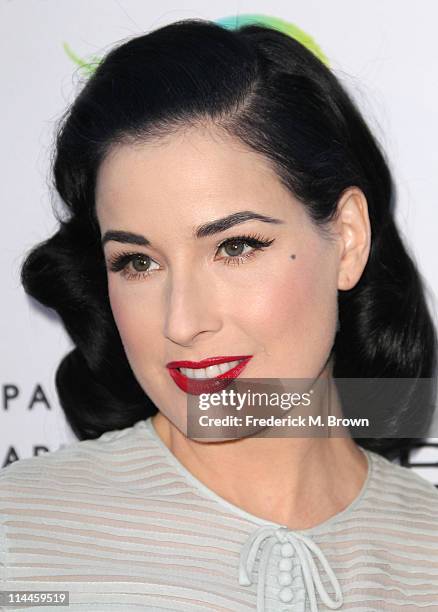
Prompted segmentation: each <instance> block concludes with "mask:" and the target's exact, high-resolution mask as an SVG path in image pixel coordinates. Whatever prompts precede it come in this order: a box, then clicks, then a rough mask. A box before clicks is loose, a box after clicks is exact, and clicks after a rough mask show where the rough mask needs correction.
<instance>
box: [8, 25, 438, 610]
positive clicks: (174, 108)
mask: <svg viewBox="0 0 438 612" xmlns="http://www.w3.org/2000/svg"><path fill="white" fill-rule="evenodd" d="M54 177H55V186H56V189H57V191H58V193H59V195H60V197H61V199H62V201H63V203H64V204H65V207H66V211H67V215H64V216H60V218H59V221H60V229H59V231H58V232H57V233H56V234H55V235H54V236H52V237H51V238H50V239H49V240H47V241H46V242H44V243H43V244H40V245H38V246H37V247H36V248H35V249H33V251H32V252H31V253H29V254H28V256H27V259H26V261H25V263H24V266H23V271H22V280H23V283H24V286H25V289H26V291H27V292H28V293H29V294H30V295H32V296H33V297H35V298H36V299H38V300H39V301H40V302H42V303H43V304H45V305H46V306H48V307H50V308H53V309H55V310H56V311H57V312H58V313H59V315H60V316H61V317H62V320H63V322H64V324H65V327H66V329H67V331H68V333H69V334H70V336H71V338H72V339H73V341H74V343H75V345H76V348H75V349H74V350H73V351H72V352H71V353H69V354H68V355H67V356H66V357H65V358H64V360H63V361H62V363H61V365H60V367H59V369H58V372H57V378H56V382H57V389H58V392H59V396H60V400H61V403H62V406H63V408H64V410H65V413H66V416H67V419H68V421H69V423H70V425H71V426H72V428H73V430H74V431H75V433H76V434H77V435H78V437H79V439H80V441H78V442H77V443H74V444H72V445H71V446H69V447H67V448H64V449H60V450H58V451H56V452H53V453H50V454H47V455H45V456H40V457H38V458H32V459H24V460H21V461H19V462H17V463H15V464H12V465H11V466H9V467H8V468H6V469H4V470H3V471H2V473H1V475H0V500H1V504H0V516H1V518H2V521H1V525H2V532H1V533H2V538H3V539H2V540H1V541H2V545H1V546H0V550H1V553H2V557H1V558H0V560H1V562H2V571H3V579H4V582H3V584H4V585H5V586H3V587H2V588H3V589H8V590H13V589H15V590H18V591H20V590H21V591H23V590H27V591H29V590H39V591H43V590H51V591H54V590H58V591H69V593H70V609H72V610H99V611H100V610H114V609H115V610H134V609H135V610H137V609H143V610H190V611H192V610H193V611H194V610H202V611H204V610H232V611H236V610H238V611H244V610H258V611H259V612H260V611H265V612H272V611H280V610H293V611H294V612H297V611H299V610H302V611H304V610H311V611H312V612H316V611H318V610H319V611H321V610H328V609H330V610H331V609H342V610H349V611H352V610H355V611H356V612H359V610H360V611H365V610H366V611H367V612H368V611H370V610H399V609H406V610H411V609H417V608H418V609H419V608H421V609H428V610H438V526H437V525H438V523H437V519H438V509H437V508H438V503H437V502H438V492H437V491H436V489H435V488H434V487H433V485H432V484H431V483H429V482H428V481H426V480H424V479H422V478H421V477H420V476H419V475H417V474H415V473H414V472H412V471H410V470H408V469H407V468H403V467H401V466H398V465H395V464H394V463H392V462H391V461H390V460H389V458H390V457H393V456H394V454H395V452H396V451H397V449H399V448H401V447H402V446H406V444H408V443H409V442H410V440H409V439H408V438H407V435H410V432H412V431H413V430H412V429H411V430H410V429H408V427H409V424H412V423H413V422H414V420H416V421H417V422H420V423H421V424H422V425H423V426H424V428H425V429H427V426H428V425H429V423H430V421H431V417H432V408H431V406H432V405H433V398H432V396H431V395H430V396H428V397H426V398H425V397H424V396H422V400H424V401H421V402H419V401H418V396H416V395H415V393H414V391H415V388H416V381H418V380H420V379H428V378H432V377H433V376H434V368H435V367H436V333H435V330H434V328H433V324H432V321H431V317H430V314H429V312H428V309H427V306H426V303H425V299H424V291H423V287H422V284H421V280H420V276H419V273H418V271H417V270H416V268H415V266H414V264H413V262H412V259H411V258H410V257H409V255H408V254H407V252H406V250H405V247H404V246H403V244H402V241H401V239H400V236H399V234H398V231H397V228H396V226H395V223H394V216H393V194H394V191H393V186H392V183H391V177H390V173H389V170H388V168H387V165H386V163H385V161H384V158H383V155H382V153H381V152H380V150H379V148H378V146H377V144H376V142H375V140H374V139H373V136H372V135H371V133H370V131H369V130H368V128H367V127H366V125H365V123H364V120H363V119H362V117H361V116H360V114H359V112H358V110H357V109H356V108H355V106H354V104H353V103H352V101H351V100H350V99H349V97H348V95H347V93H346V92H345V91H344V90H343V89H342V87H341V85H340V84H339V82H338V81H337V80H336V78H335V77H334V75H333V74H332V73H331V72H330V70H329V69H328V68H327V67H326V66H325V65H324V63H322V62H321V61H320V60H319V59H317V58H316V57H315V56H314V55H313V54H312V53H311V52H310V51H309V50H307V49H306V48H305V47H304V46H302V45H301V44H300V43H298V42H297V41H296V40H294V39H292V38H290V37H288V36H286V35H285V34H283V33H280V32H278V31H275V30H271V29H269V28H266V27H262V26H257V25H252V26H246V27H242V28H240V29H238V30H236V31H228V30H226V29H224V28H222V27H219V26H218V25H215V24H213V23H210V22H205V21H200V20H188V21H183V22H178V23H174V24H171V25H168V26H166V27H163V28H161V29H159V30H156V31H154V32H152V33H149V34H147V35H145V36H140V37H138V38H135V39H133V40H130V41H128V42H126V43H125V44H122V45H121V46H120V47H119V48H116V49H114V50H113V51H111V52H110V53H109V55H108V56H107V57H106V58H105V59H104V61H102V62H101V63H100V65H99V66H98V67H97V69H96V71H95V73H94V75H93V76H92V77H91V78H90V80H89V81H88V83H87V84H86V85H85V87H84V88H83V90H82V91H81V93H80V94H79V96H78V97H77V99H76V100H75V102H74V104H73V105H72V107H71V108H70V109H69V111H68V113H67V114H66V117H65V120H64V121H63V124H62V126H61V129H60V130H59V134H58V138H57V142H56V156H55V160H54ZM204 368H205V369H204ZM199 376H200V377H201V380H200V381H199V380H198V379H199ZM227 376H228V380H239V377H243V376H244V377H247V378H248V379H255V380H258V379H275V380H277V381H279V380H283V379H289V380H291V379H293V380H296V379H305V380H310V381H313V382H315V383H316V382H317V381H319V380H325V381H327V382H328V383H329V386H330V388H331V389H332V390H333V389H334V385H333V380H334V378H364V379H365V378H382V379H384V378H385V379H386V378H387V379H390V378H403V379H411V388H410V393H407V394H406V395H405V396H404V397H403V398H401V399H400V398H398V400H397V402H396V403H394V402H393V403H392V404H391V403H390V402H389V401H388V399H386V400H385V403H382V405H381V406H379V418H380V419H381V422H380V424H381V425H385V426H386V429H385V431H386V432H390V433H389V434H388V435H387V436H386V437H385V438H360V439H355V440H353V438H352V437H351V436H345V435H343V436H340V435H339V436H326V437H317V436H306V437H297V436H283V437H281V438H276V437H274V435H272V436H270V435H269V433H270V432H269V429H268V430H266V429H265V430H264V433H265V434H266V431H268V435H266V436H264V437H260V436H258V435H256V436H252V435H249V436H248V435H247V436H242V437H240V438H239V437H237V438H235V439H230V438H227V439H225V436H224V439H222V440H221V439H219V440H218V439H215V441H214V442H213V441H212V440H211V439H208V437H207V439H205V440H199V439H196V440H194V439H192V438H191V437H190V436H188V435H187V434H188V431H187V423H188V404H189V400H190V397H192V398H193V397H194V396H196V395H199V388H198V390H197V392H196V393H194V394H192V393H190V389H191V387H193V386H194V385H197V384H201V387H202V384H207V382H206V381H207V379H209V380H211V379H212V378H213V380H215V381H223V380H224V379H227ZM193 381H195V382H193ZM197 381H198V382H197ZM431 393H432V392H431ZM334 398H335V409H336V412H337V413H338V414H341V413H342V414H344V415H351V414H353V413H354V410H355V406H353V405H351V404H349V402H348V398H347V397H345V398H342V397H341V396H340V395H339V394H337V393H336V391H335V393H334ZM341 408H342V410H341ZM406 432H408V433H406ZM271 433H272V432H271ZM219 438H220V436H219ZM48 607H49V606H47V608H48ZM43 608H44V606H43Z"/></svg>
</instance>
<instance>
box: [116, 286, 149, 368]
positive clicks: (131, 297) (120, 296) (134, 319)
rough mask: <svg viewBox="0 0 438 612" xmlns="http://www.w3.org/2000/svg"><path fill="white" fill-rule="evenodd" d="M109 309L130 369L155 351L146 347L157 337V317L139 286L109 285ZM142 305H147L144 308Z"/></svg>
mask: <svg viewBox="0 0 438 612" xmlns="http://www.w3.org/2000/svg"><path fill="white" fill-rule="evenodd" d="M108 293H109V299H110V305H111V310H112V313H113V317H114V321H115V323H116V326H117V329H118V331H119V335H120V338H121V341H122V344H123V347H124V349H125V353H126V356H127V358H128V361H129V362H130V365H131V367H132V368H133V369H135V368H134V365H135V364H138V363H139V360H140V362H144V360H145V359H147V358H148V356H152V355H153V354H154V351H150V350H145V348H146V347H147V346H148V345H149V346H151V345H152V344H153V338H154V337H156V325H157V318H156V316H154V314H153V313H154V308H153V305H152V304H151V303H150V298H149V299H148V300H147V301H146V300H145V297H144V295H142V292H141V287H140V285H139V286H138V290H136V288H130V289H129V291H128V290H126V289H123V288H121V287H117V286H116V283H114V286H112V285H111V283H110V284H109V286H108ZM145 304H148V307H147V308H145V306H144V305H145Z"/></svg>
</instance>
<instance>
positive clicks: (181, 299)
mask: <svg viewBox="0 0 438 612" xmlns="http://www.w3.org/2000/svg"><path fill="white" fill-rule="evenodd" d="M164 301H165V304H164V309H165V320H164V336H165V337H166V338H167V339H168V340H170V341H171V342H174V343H175V344H179V345H181V346H191V345H192V344H193V342H194V341H195V340H196V338H197V336H198V335H199V334H204V333H206V332H217V331H219V330H220V329H221V326H222V320H221V315H220V306H219V303H218V300H217V295H216V291H215V287H214V283H213V282H212V280H211V279H210V282H209V280H207V279H206V278H205V274H203V273H202V271H200V270H197V271H196V270H193V268H192V269H191V270H187V269H185V270H179V271H175V270H174V271H172V273H170V274H169V276H168V285H167V288H166V294H165V300H164Z"/></svg>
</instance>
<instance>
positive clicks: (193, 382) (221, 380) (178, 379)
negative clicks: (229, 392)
mask: <svg viewBox="0 0 438 612" xmlns="http://www.w3.org/2000/svg"><path fill="white" fill-rule="evenodd" d="M250 359H252V355H240V356H232V357H223V356H222V357H209V358H208V359H203V360H202V361H170V362H169V363H168V364H167V365H166V367H167V368H168V370H169V373H170V375H171V377H172V378H173V380H174V381H175V383H176V385H177V386H178V387H179V388H180V389H181V390H182V391H185V393H190V394H191V395H200V394H201V393H217V392H220V391H222V389H226V387H228V386H229V385H230V384H231V383H232V382H233V380H234V379H235V378H237V377H238V376H239V375H240V373H241V372H242V370H243V369H244V368H245V366H246V364H247V363H248V361H249V360H250ZM227 361H240V363H238V364H237V365H236V366H235V367H234V368H231V370H228V372H224V373H223V374H219V375H218V376H215V377H214V378H209V379H194V378H188V377H187V376H185V375H184V374H183V373H182V372H180V371H179V370H178V368H193V369H200V368H207V367H208V366H210V365H217V364H219V363H226V362H227Z"/></svg>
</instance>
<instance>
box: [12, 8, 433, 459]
mask: <svg viewBox="0 0 438 612" xmlns="http://www.w3.org/2000/svg"><path fill="white" fill-rule="evenodd" d="M205 122H208V123H210V124H212V125H215V126H216V127H217V128H219V129H221V130H223V131H224V133H226V134H228V135H230V136H232V137H234V138H237V139H240V141H242V142H243V143H245V144H246V145H248V146H249V147H250V148H251V149H253V150H254V151H256V152H258V153H260V154H262V155H264V156H265V158H266V159H267V160H269V161H270V163H271V164H272V165H273V167H274V168H275V170H276V172H277V175H278V177H279V180H281V181H282V183H283V184H284V185H285V186H286V187H287V188H288V189H289V190H290V192H291V193H292V194H293V195H294V196H295V197H296V198H298V199H299V200H300V201H301V202H302V204H303V206H304V207H305V210H306V211H307V213H308V215H309V217H310V218H311V220H313V222H314V223H315V226H317V227H318V228H321V230H324V228H325V227H326V226H327V224H328V223H329V221H331V220H332V219H333V218H334V215H335V213H336V205H337V202H338V200H339V197H340V195H341V194H342V192H343V191H344V190H345V189H347V188H348V187H350V186H357V187H359V188H360V189H361V190H362V191H363V193H364V194H365V196H366V199H367V202H368V209H369V216H370V223H371V233H372V240H371V250H370V255H369V259H368V262H367V264H366V267H365V269H364V272H363V274H362V277H361V278H360V280H359V282H358V283H357V284H356V286H355V287H353V288H352V289H350V290H348V291H339V292H338V306H339V320H340V330H339V331H338V333H337V335H336V340H335V344H334V348H333V351H334V370H333V375H334V377H335V378H379V377H386V378H412V379H418V378H429V377H432V376H433V373H434V371H435V368H436V355H437V337H436V330H435V328H434V325H433V322H432V319H431V316H430V313H429V311H428V307H427V304H426V300H425V291H424V287H423V283H422V280H421V277H420V274H419V272H418V270H417V268H416V266H415V264H414V262H413V259H412V258H411V257H410V255H409V254H408V253H407V250H406V248H405V246H404V245H403V242H402V240H401V237H400V235H399V232H398V230H397V228H396V225H395V220H394V206H395V189H394V185H393V181H392V178H391V175H390V171H389V169H388V165H387V163H386V161H385V158H384V154H383V153H382V151H381V150H380V147H379V145H378V144H377V142H376V140H375V138H374V137H373V135H372V134H371V132H370V130H369V128H368V127H367V125H366V123H365V121H364V119H363V118H362V116H361V114H360V112H359V110H358V109H357V108H356V106H355V104H354V103H353V101H352V100H351V98H350V97H349V95H348V94H347V92H346V91H345V90H344V88H343V87H342V85H341V84H340V82H339V81H338V79H337V78H336V77H335V75H334V74H333V73H332V72H331V71H330V69H329V68H328V67H327V66H326V65H325V64H324V63H323V62H322V61H320V60H319V59H318V58H317V57H316V56H315V55H314V54H313V53H312V52H311V51H309V50H308V49H307V48H306V47H305V46H303V45H302V44H300V43H299V42H298V41H296V40H294V39H293V38H291V37H290V36H287V35H286V34H284V33H282V32H279V31H276V30H274V29H271V28H268V27H264V26H262V25H246V26H243V27H240V28H238V29H236V30H233V31H232V30H228V29H226V28H223V27H221V26H219V25H216V24H214V23H213V22H209V21H204V20H197V19H191V20H183V21H179V22H176V23H172V24H170V25H167V26H164V27H161V28H159V29H157V30H154V31H152V32H150V33H147V34H145V35H142V36H138V37H136V38H133V39H130V40H129V41H127V42H124V43H123V44H120V45H119V46H117V47H116V48H114V49H113V50H111V51H110V52H109V53H108V54H107V55H106V56H105V57H104V59H103V60H102V61H101V62H100V63H99V65H98V66H97V68H96V70H95V72H94V73H93V74H92V76H91V77H90V78H89V80H88V81H87V82H86V84H85V85H84V87H83V88H82V90H81V91H80V93H79V95H78V96H77V97H76V99H75V100H74V102H73V104H72V105H71V107H70V108H69V109H68V110H67V112H66V113H65V115H64V116H63V117H62V120H61V122H60V126H59V130H58V132H57V134H56V146H55V152H54V158H53V177H54V187H55V189H56V191H57V192H58V194H59V196H60V198H61V201H62V205H63V213H64V214H63V217H64V218H62V217H61V216H59V217H58V216H57V220H58V221H59V224H60V226H59V229H58V231H57V232H56V233H55V234H54V235H53V236H52V237H50V238H49V239H48V240H46V241H44V242H42V243H40V244H39V245H37V246H35V247H34V248H33V249H32V250H31V251H30V252H29V253H28V254H27V255H26V258H25V260H24V263H23V266H22V271H21V279H22V283H23V286H24V288H25V291H26V292H27V293H28V294H29V295H31V296H32V297H34V298H35V299H36V300H38V301H39V302H41V303H42V304H43V305H45V306H47V307H49V308H52V309H54V310H55V311H56V312H57V313H58V314H59V316H60V318H61V319H62V321H63V323H64V326H65V328H66V330H67V332H68V334H69V336H70V337H71V339H72V341H73V342H74V344H75V348H74V350H72V351H71V352H69V353H68V354H67V355H66V356H65V357H64V358H63V360H62V361H61V363H60V365H59V368H58V370H57V374H56V387H57V391H58V394H59V399H60V402H61V405H62V408H63V410H64V411H65V414H66V418H67V420H68V422H69V423H70V426H71V427H72V429H73V431H74V432H75V434H76V435H77V437H78V438H79V439H87V438H97V437H99V436H100V435H101V434H102V433H104V432H106V431H111V430H114V429H123V428H125V427H129V426H131V425H133V424H134V423H136V422H137V421H138V420H140V419H145V418H147V417H149V416H152V415H153V414H155V413H156V412H157V407H156V406H155V405H154V404H153V403H152V401H151V400H150V399H149V398H148V397H147V395H146V394H145V392H144V390H143V389H142V388H141V387H140V385H139V384H138V382H137V380H136V379H135V377H134V375H133V373H132V370H131V368H130V365H129V363H128V361H127V358H126V355H125V352H124V349H123V346H122V343H121V339H120V336H119V333H118V330H117V327H116V325H115V322H114V319H113V316H112V312H111V308H110V303H109V298H108V288H107V277H106V269H105V262H104V257H103V249H102V246H101V244H100V231H99V226H98V223H97V219H96V215H95V183H96V176H97V172H98V169H99V167H100V164H101V163H102V161H103V160H104V159H105V157H106V155H107V154H108V153H109V151H110V149H111V148H112V147H114V146H117V145H118V144H135V143H142V142H146V141H148V140H150V139H155V138H159V137H164V136H166V135H169V134H172V133H173V132H175V131H177V130H178V129H180V128H182V127H184V126H188V125H193V126H196V125H201V124H203V123H205ZM55 214H56V212H55ZM145 348H146V350H147V347H145ZM150 350H154V347H152V346H151V347H150ZM413 385H414V386H415V380H414V382H413ZM430 393H431V395H430V396H429V397H427V398H424V397H422V401H421V402H418V401H417V399H418V398H416V397H415V393H413V394H407V396H406V398H404V400H403V401H398V402H397V404H396V405H389V406H384V407H382V419H384V421H385V422H387V423H389V424H390V425H391V428H392V429H391V431H392V432H393V435H394V438H391V439H387V438H385V439H371V438H369V439H367V438H361V439H356V441H357V443H358V444H360V445H361V446H363V447H364V448H368V449H370V450H374V451H375V452H379V453H381V454H384V455H386V456H388V457H389V456H390V455H391V454H394V453H395V451H396V450H397V449H398V448H401V447H406V445H407V444H408V443H409V440H407V439H406V438H404V439H403V437H402V436H400V439H397V433H398V432H402V431H406V424H407V423H408V422H410V419H413V418H414V417H415V418H416V419H417V420H418V419H419V420H420V421H421V422H424V423H425V424H426V425H428V424H429V423H430V421H431V418H432V416H433V404H434V399H433V397H432V395H433V393H434V390H432V389H431V392H430ZM343 410H344V415H345V416H347V417H348V416H349V413H350V410H351V407H349V405H348V402H347V403H346V404H344V405H343ZM362 416H366V415H362Z"/></svg>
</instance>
